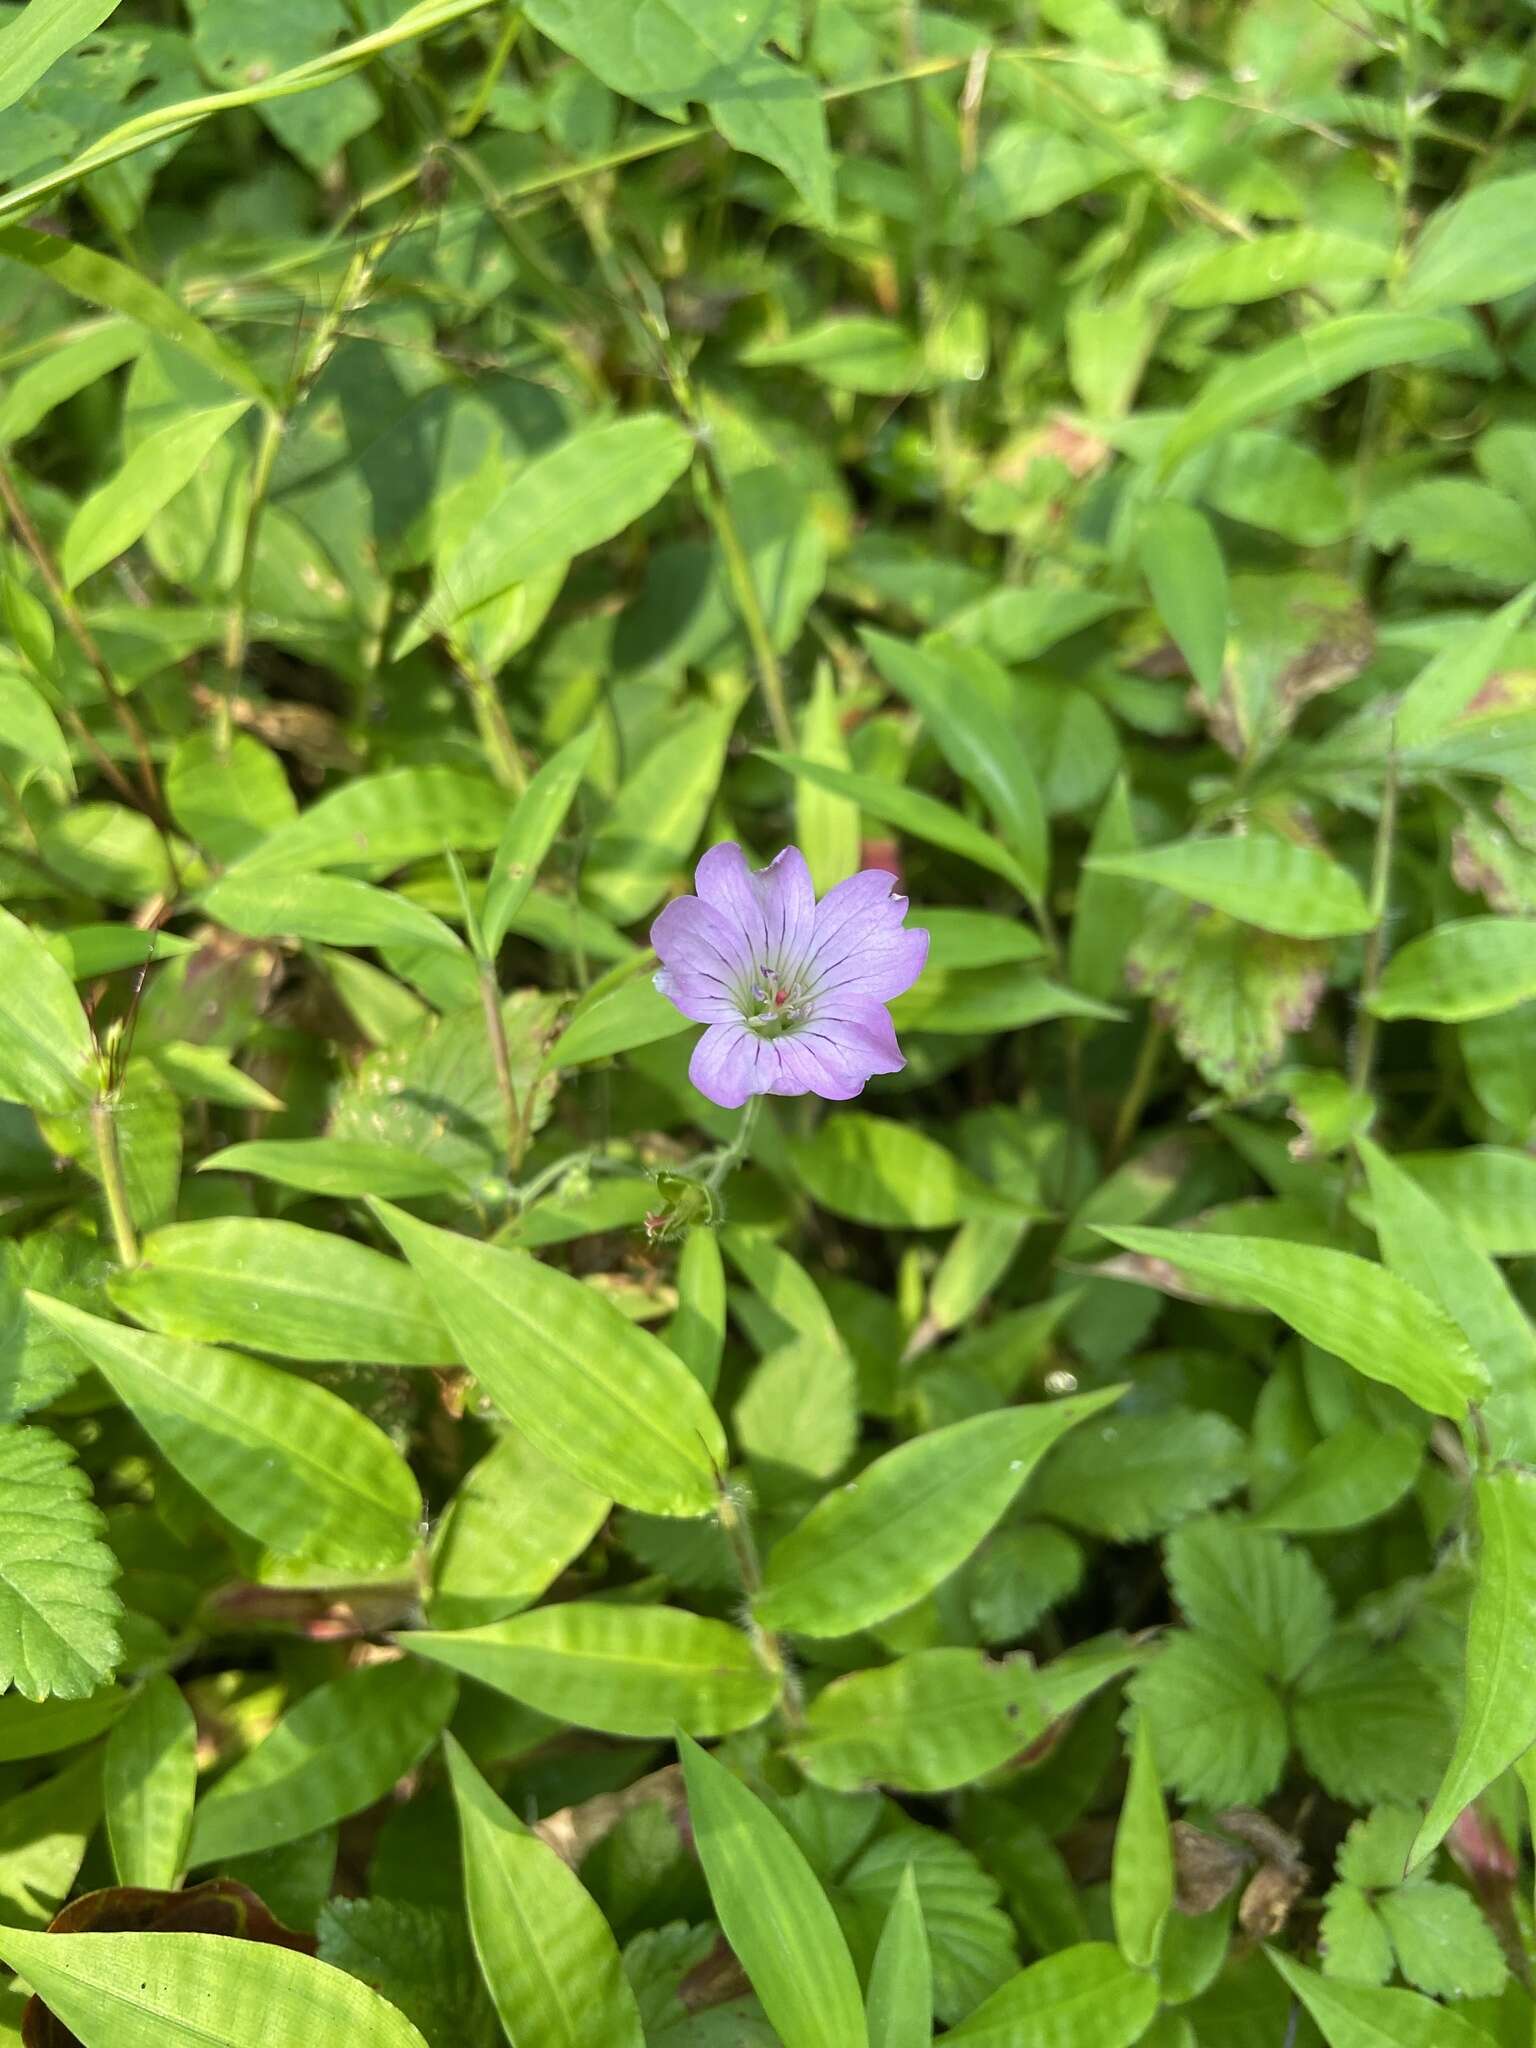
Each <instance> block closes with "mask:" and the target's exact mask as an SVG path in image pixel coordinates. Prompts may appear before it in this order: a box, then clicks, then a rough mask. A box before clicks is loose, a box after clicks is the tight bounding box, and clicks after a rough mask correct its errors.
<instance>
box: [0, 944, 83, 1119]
mask: <svg viewBox="0 0 1536 2048" xmlns="http://www.w3.org/2000/svg"><path fill="white" fill-rule="evenodd" d="M95 1065H96V1048H95V1045H94V1043H93V1041H92V1038H91V1028H90V1026H89V1024H87V1022H86V1021H85V1012H84V1010H82V1009H81V1007H80V998H79V997H78V996H77V995H76V994H75V990H74V984H73V983H72V982H71V980H70V978H69V975H68V973H67V972H66V971H65V970H64V968H62V967H61V966H60V965H59V963H58V961H57V960H55V959H54V957H53V955H52V953H50V952H49V950H48V948H47V946H46V945H44V943H43V941H42V939H41V938H39V937H38V935H37V934H36V933H35V932H32V931H29V930H28V928H27V927H26V926H25V925H24V924H23V923H22V922H21V920H20V919H19V918H16V917H13V916H12V915H11V913H10V912H9V911H8V910H0V1096H3V1097H4V1098H5V1099H6V1100H7V1101H12V1102H24V1103H25V1104H26V1105H27V1107H28V1108H29V1109H41V1110H47V1111H49V1112H50V1113H51V1114H53V1115H61V1114H63V1113H64V1112H65V1111H67V1110H71V1109H76V1108H78V1107H79V1106H80V1105H81V1104H82V1103H86V1102H89V1101H90V1099H91V1095H92V1093H93V1090H92V1085H91V1082H92V1074H93V1069H94V1067H95Z"/></svg>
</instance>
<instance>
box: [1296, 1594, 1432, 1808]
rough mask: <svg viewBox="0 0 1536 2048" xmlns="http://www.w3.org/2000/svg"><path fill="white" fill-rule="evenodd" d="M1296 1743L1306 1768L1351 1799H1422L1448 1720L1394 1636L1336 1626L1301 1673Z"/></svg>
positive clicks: (1340, 1796) (1336, 1795)
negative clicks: (1387, 1638)
mask: <svg viewBox="0 0 1536 2048" xmlns="http://www.w3.org/2000/svg"><path fill="white" fill-rule="evenodd" d="M1292 1720H1293V1725H1294V1728H1295V1733H1296V1745H1297V1747H1298V1749H1299V1750H1300V1751H1301V1754H1302V1757H1303V1760H1304V1761H1305V1763H1306V1765H1307V1767H1308V1769H1309V1770H1310V1771H1311V1772H1312V1775H1313V1776H1314V1777H1315V1778H1316V1779H1317V1780H1318V1781H1319V1783H1320V1784H1321V1785H1322V1786H1323V1787H1324V1789H1325V1790H1326V1791H1328V1792H1329V1793H1331V1794H1332V1795H1333V1797H1334V1798H1336V1799H1343V1800H1347V1801H1348V1802H1350V1803H1351V1804H1352V1805H1355V1806H1368V1805H1372V1804H1375V1803H1376V1802H1378V1801H1388V1800H1390V1801H1396V1802H1398V1803H1401V1804H1404V1805H1406V1804H1409V1803H1411V1802H1413V1801H1416V1800H1427V1799H1428V1797H1429V1795H1430V1793H1431V1791H1432V1790H1433V1788H1434V1785H1435V1781H1436V1779H1437V1778H1438V1777H1439V1775H1440V1760H1441V1758H1442V1757H1444V1756H1447V1755H1448V1754H1449V1752H1450V1748H1451V1736H1452V1723H1451V1717H1450V1714H1449V1712H1448V1711H1447V1709H1446V1706H1445V1703H1444V1700H1443V1699H1442V1697H1441V1694H1440V1692H1439V1690H1438V1689H1437V1687H1436V1686H1435V1685H1434V1684H1433V1683H1432V1682H1431V1681H1430V1679H1429V1677H1428V1675H1427V1674H1426V1673H1425V1672H1424V1671H1423V1670H1422V1669H1421V1668H1420V1666H1419V1665H1418V1664H1417V1663H1415V1662H1414V1660H1413V1659H1412V1658H1411V1657H1410V1656H1409V1655H1408V1654H1407V1652H1406V1651H1405V1650H1404V1649H1403V1648H1402V1647H1401V1646H1400V1645H1398V1644H1395V1643H1373V1642H1371V1641H1370V1640H1369V1639H1368V1638H1367V1637H1365V1636H1364V1635H1362V1634H1361V1633H1360V1632H1359V1631H1358V1630H1354V1629H1341V1630H1340V1631H1339V1632H1338V1634H1337V1635H1336V1636H1335V1637H1334V1639H1333V1641H1332V1642H1331V1643H1329V1644H1327V1645H1326V1647H1325V1648H1324V1649H1323V1650H1322V1651H1321V1652H1320V1654H1319V1655H1318V1656H1317V1657H1316V1658H1315V1659H1314V1661H1313V1662H1312V1663H1311V1664H1310V1665H1309V1666H1308V1667H1307V1669H1306V1670H1305V1671H1304V1672H1303V1673H1302V1674H1301V1678H1300V1680H1299V1681H1298V1684H1297V1687H1296V1690H1295V1693H1294V1695H1293V1699H1292Z"/></svg>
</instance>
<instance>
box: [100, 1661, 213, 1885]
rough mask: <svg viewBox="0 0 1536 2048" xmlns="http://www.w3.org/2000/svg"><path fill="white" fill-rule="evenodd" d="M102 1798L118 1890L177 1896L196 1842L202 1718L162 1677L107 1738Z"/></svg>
mask: <svg viewBox="0 0 1536 2048" xmlns="http://www.w3.org/2000/svg"><path fill="white" fill-rule="evenodd" d="M104 1790H105V1793H106V1818H107V1840H108V1841H109V1842H110V1844H111V1846H112V1867H113V1869H114V1870H115V1871H116V1873H117V1881H118V1883H119V1884H132V1885H147V1886H149V1887H150V1888H151V1889H153V1890H157V1891H170V1890H172V1889H173V1888H174V1887H175V1886H176V1885H177V1884H178V1883H179V1882H180V1880H181V1877H182V1873H183V1872H184V1871H185V1870H186V1867H187V1845H188V1843H189V1842H190V1840H191V1836H192V1806H193V1802H194V1800H195V1799H196V1797H197V1717H196V1716H195V1715H194V1713H193V1712H192V1709H191V1708H190V1707H189V1706H188V1705H187V1702H186V1700H185V1699H184V1698H183V1696H182V1692H181V1688H180V1686H178V1685H177V1684H176V1682H175V1681H174V1679H171V1678H168V1677H167V1676H166V1675H165V1673H164V1672H158V1673H156V1675H155V1676H154V1677H153V1678H149V1679H147V1680H146V1681H145V1682H144V1684H143V1685H141V1686H140V1687H139V1689H138V1691H137V1692H136V1693H135V1694H134V1695H133V1697H132V1699H131V1700H130V1701H129V1702H128V1707H127V1710H126V1711H125V1712H124V1713H123V1714H122V1715H121V1716H120V1717H119V1718H118V1720H117V1722H116V1724H115V1726H114V1727H113V1729H112V1733H111V1734H110V1735H109V1736H108V1738H107V1753H106V1760H105V1765H104Z"/></svg>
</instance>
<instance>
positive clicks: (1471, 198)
mask: <svg viewBox="0 0 1536 2048" xmlns="http://www.w3.org/2000/svg"><path fill="white" fill-rule="evenodd" d="M1533 208H1536V174H1533V173H1531V172H1525V173H1523V174H1518V175H1516V176H1514V177H1508V178H1489V179H1487V180H1486V181H1485V182H1484V183H1482V184H1479V185H1476V186H1474V187H1473V188H1472V190H1471V191H1469V192H1465V193H1463V194H1462V196H1461V197H1460V198H1459V199H1456V200H1453V201H1452V202H1451V204H1450V205H1449V206H1441V207H1437V208H1436V209H1435V211H1434V212H1433V213H1432V214H1431V215H1430V217H1429V219H1428V220H1427V221H1426V222H1425V224H1424V230H1423V232H1422V234H1421V235H1420V236H1419V238H1418V241H1417V242H1416V243H1415V245H1414V250H1413V257H1412V260H1411V261H1410V263H1409V265H1408V271H1407V275H1406V276H1405V277H1404V278H1403V281H1402V286H1401V290H1400V294H1399V296H1400V298H1401V301H1402V303H1403V305H1405V306H1411V307H1417V308H1420V309H1421V310H1433V309H1434V308H1436V307H1439V306H1479V305H1485V304H1486V303H1487V302H1488V301H1489V300H1491V299H1504V298H1508V297H1509V296H1510V294H1511V293H1512V292H1518V291H1523V290H1524V288H1525V287H1526V285H1528V284H1530V283H1532V282H1533V281H1536V227H1533V224H1532V219H1533V215H1532V210H1533Z"/></svg>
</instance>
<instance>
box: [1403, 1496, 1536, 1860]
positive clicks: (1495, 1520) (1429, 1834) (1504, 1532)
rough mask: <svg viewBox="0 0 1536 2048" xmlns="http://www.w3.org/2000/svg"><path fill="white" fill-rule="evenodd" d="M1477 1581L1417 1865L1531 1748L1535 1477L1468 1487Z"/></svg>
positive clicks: (1534, 1734) (1535, 1725)
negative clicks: (1457, 1721)
mask: <svg viewBox="0 0 1536 2048" xmlns="http://www.w3.org/2000/svg"><path fill="white" fill-rule="evenodd" d="M1473 1498H1474V1502H1475V1505H1476V1517H1477V1535H1478V1546H1477V1578H1476V1581H1475V1583H1474V1586H1473V1593H1472V1615H1471V1620H1470V1622H1469V1624H1468V1629H1467V1696H1466V1705H1465V1707H1464V1709H1463V1711H1462V1718H1461V1725H1460V1728H1459V1729H1458V1731H1457V1736H1456V1750H1455V1754H1454V1755H1453V1756H1452V1758H1451V1761H1450V1763H1449V1764H1448V1766H1447V1767H1446V1773H1445V1777H1444V1779H1443V1781H1442V1783H1441V1786H1440V1789H1439V1791H1438V1792H1437V1793H1436V1794H1435V1798H1434V1803H1433V1804H1432V1805H1431V1807H1430V1809H1429V1812H1428V1813H1427V1814H1426V1815H1425V1818H1424V1824H1423V1826H1422V1827H1421V1828H1420V1830H1419V1833H1418V1837H1417V1839H1416V1840H1415V1842H1414V1845H1413V1859H1412V1860H1413V1862H1414V1863H1420V1862H1422V1861H1423V1859H1424V1858H1425V1857H1426V1856H1428V1855H1430V1854H1431V1853H1432V1851H1433V1850H1434V1849H1435V1848H1436V1847H1437V1846H1438V1844H1439V1843H1440V1841H1441V1840H1442V1838H1443V1837H1444V1835H1445V1834H1446V1832H1447V1831H1448V1829H1449V1828H1450V1827H1451V1825H1452V1823H1453V1822H1454V1821H1455V1819H1456V1817H1457V1815H1458V1814H1459V1813H1460V1812H1461V1811H1462V1809H1463V1808H1464V1807H1467V1806H1470V1805H1471V1804H1472V1801H1473V1800H1474V1799H1475V1798H1476V1797H1477V1796H1478V1794H1479V1793H1480V1792H1481V1791H1482V1790H1483V1789H1484V1788H1485V1787H1486V1786H1488V1785H1491V1784H1492V1782H1493V1780H1494V1779H1495V1778H1496V1777H1498V1776H1499V1774H1500V1773H1501V1772H1502V1771H1505V1770H1507V1769H1508V1768H1509V1766H1510V1765H1511V1764H1512V1763H1514V1762H1515V1760H1516V1759H1517V1758H1518V1757H1519V1756H1521V1755H1522V1754H1523V1753H1524V1752H1525V1751H1526V1750H1527V1749H1529V1748H1530V1746H1531V1744H1532V1743H1533V1742H1536V1687H1533V1685H1532V1683H1531V1668H1532V1649H1531V1645H1532V1643H1533V1641H1536V1478H1532V1477H1531V1475H1530V1474H1529V1473H1526V1472H1521V1471H1516V1470H1514V1469H1513V1468H1507V1469H1505V1470H1503V1471H1500V1472H1491V1473H1489V1474H1488V1475H1487V1476H1486V1477H1484V1478H1481V1479H1479V1480H1478V1481H1477V1482H1476V1483H1475V1485H1474V1487H1473Z"/></svg>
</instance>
